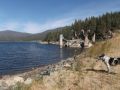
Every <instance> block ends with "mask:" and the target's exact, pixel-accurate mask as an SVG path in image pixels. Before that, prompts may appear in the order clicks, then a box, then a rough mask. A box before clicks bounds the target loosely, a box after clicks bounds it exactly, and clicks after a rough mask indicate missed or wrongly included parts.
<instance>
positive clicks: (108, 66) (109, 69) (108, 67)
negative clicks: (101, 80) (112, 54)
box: [106, 62, 111, 73]
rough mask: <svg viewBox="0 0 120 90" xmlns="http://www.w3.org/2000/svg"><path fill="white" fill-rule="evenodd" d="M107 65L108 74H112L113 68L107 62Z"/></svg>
mask: <svg viewBox="0 0 120 90" xmlns="http://www.w3.org/2000/svg"><path fill="white" fill-rule="evenodd" d="M106 65H107V69H108V73H110V72H111V68H110V65H109V63H108V62H107V63H106Z"/></svg>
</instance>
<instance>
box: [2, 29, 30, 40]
mask: <svg viewBox="0 0 120 90" xmlns="http://www.w3.org/2000/svg"><path fill="white" fill-rule="evenodd" d="M30 35H31V34H29V33H22V32H17V31H12V30H4V31H0V41H16V40H21V38H23V37H27V36H30Z"/></svg>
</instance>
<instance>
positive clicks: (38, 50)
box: [0, 42, 75, 75]
mask: <svg viewBox="0 0 120 90" xmlns="http://www.w3.org/2000/svg"><path fill="white" fill-rule="evenodd" d="M74 53H75V49H73V48H62V49H60V48H59V46H58V45H52V44H39V43H36V42H0V75H5V74H12V73H18V72H24V71H26V70H30V69H32V68H34V67H41V66H44V65H48V64H53V63H56V62H59V61H60V60H63V59H66V58H68V57H72V56H73V55H74Z"/></svg>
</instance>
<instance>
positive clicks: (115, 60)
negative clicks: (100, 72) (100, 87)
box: [98, 54, 120, 73]
mask: <svg viewBox="0 0 120 90" xmlns="http://www.w3.org/2000/svg"><path fill="white" fill-rule="evenodd" d="M98 60H102V61H103V62H104V63H105V65H106V66H107V69H108V73H110V72H111V68H110V67H111V66H116V65H118V64H120V57H118V58H115V57H109V56H107V55H105V54H101V55H100V56H98Z"/></svg>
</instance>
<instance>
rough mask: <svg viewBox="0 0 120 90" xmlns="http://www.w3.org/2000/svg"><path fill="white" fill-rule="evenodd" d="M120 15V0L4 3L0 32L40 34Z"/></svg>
mask: <svg viewBox="0 0 120 90" xmlns="http://www.w3.org/2000/svg"><path fill="white" fill-rule="evenodd" d="M111 11H112V12H114V11H120V0H0V31H2V30H14V31H20V32H28V33H39V32H43V31H45V30H48V29H53V28H57V27H62V26H65V25H70V24H71V23H73V22H74V20H75V19H85V18H86V17H90V16H98V15H102V14H103V13H106V12H111Z"/></svg>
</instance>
